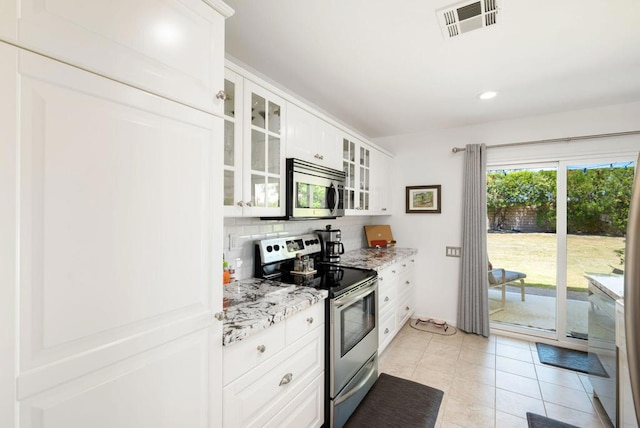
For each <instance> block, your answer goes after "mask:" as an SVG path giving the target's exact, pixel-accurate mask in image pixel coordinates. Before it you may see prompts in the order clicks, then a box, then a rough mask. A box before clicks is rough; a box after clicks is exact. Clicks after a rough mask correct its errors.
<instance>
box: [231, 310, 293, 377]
mask: <svg viewBox="0 0 640 428" xmlns="http://www.w3.org/2000/svg"><path fill="white" fill-rule="evenodd" d="M284 345H285V323H284V322H280V323H277V324H274V325H272V326H271V327H269V328H267V329H266V330H264V331H262V332H260V333H258V334H256V335H254V336H250V337H248V338H246V339H244V340H242V341H240V342H238V343H234V344H232V345H229V346H225V347H224V348H223V353H222V357H223V381H224V384H225V385H226V384H228V383H229V382H231V381H233V380H234V379H236V378H238V377H239V376H241V375H242V374H244V373H246V372H248V371H249V370H251V369H253V368H254V367H255V366H257V365H258V364H260V363H262V362H264V361H266V360H268V359H269V358H271V357H272V356H274V355H276V354H277V353H278V352H280V351H281V350H282V349H284Z"/></svg>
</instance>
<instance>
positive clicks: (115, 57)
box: [18, 0, 224, 113]
mask: <svg viewBox="0 0 640 428" xmlns="http://www.w3.org/2000/svg"><path fill="white" fill-rule="evenodd" d="M18 16H19V17H20V19H19V21H18V23H19V26H18V29H19V30H18V31H19V33H18V39H19V43H20V44H21V45H24V46H27V47H29V48H31V49H34V50H35V51H37V52H43V53H46V54H47V55H49V56H52V57H55V58H59V59H62V60H64V61H66V62H69V63H70V64H74V65H79V66H81V67H83V68H86V69H88V70H91V71H95V72H97V73H99V74H103V75H106V76H109V77H112V78H114V79H117V80H121V81H123V82H126V83H129V84H131V85H134V86H136V87H139V88H142V89H145V90H148V91H151V92H154V93H159V94H162V95H165V96H167V97H169V98H172V99H175V100H179V101H182V102H185V103H187V104H189V105H192V106H194V107H198V108H200V109H203V110H205V111H211V112H217V113H221V112H222V101H220V100H218V99H216V97H215V93H216V92H217V91H218V90H221V89H223V73H222V70H223V67H224V63H223V58H224V54H223V52H224V17H223V16H222V15H221V14H220V13H218V12H217V11H215V10H214V9H212V8H211V7H210V6H208V5H207V4H206V3H205V2H203V1H197V0H168V1H162V2H158V1H156V0H136V1H127V0H112V1H106V2H77V1H74V0H47V1H46V2H45V1H40V0H24V1H21V2H20V10H19V11H18Z"/></svg>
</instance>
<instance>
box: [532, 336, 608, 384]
mask: <svg viewBox="0 0 640 428" xmlns="http://www.w3.org/2000/svg"><path fill="white" fill-rule="evenodd" d="M536 348H538V357H539V358H540V362H541V363H543V364H549V365H550V366H555V367H561V368H563V369H569V370H575V371H577V372H581V373H588V374H593V375H597V376H602V377H609V375H608V374H607V371H606V370H605V369H604V367H603V366H602V363H601V362H600V360H599V359H598V356H597V355H595V354H589V353H587V352H583V351H576V350H574V349H566V348H559V347H557V346H553V345H547V344H545V343H536Z"/></svg>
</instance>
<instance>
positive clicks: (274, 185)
mask: <svg viewBox="0 0 640 428" xmlns="http://www.w3.org/2000/svg"><path fill="white" fill-rule="evenodd" d="M267 183H268V185H267V206H268V207H272V208H277V207H279V206H280V179H278V178H272V177H269V178H268V179H267Z"/></svg>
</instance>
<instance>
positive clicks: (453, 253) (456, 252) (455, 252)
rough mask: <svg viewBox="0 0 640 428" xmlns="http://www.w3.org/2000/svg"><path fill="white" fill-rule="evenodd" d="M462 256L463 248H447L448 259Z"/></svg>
mask: <svg viewBox="0 0 640 428" xmlns="http://www.w3.org/2000/svg"><path fill="white" fill-rule="evenodd" d="M461 254H462V247H447V250H446V256H447V257H460V255H461Z"/></svg>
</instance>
